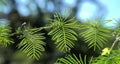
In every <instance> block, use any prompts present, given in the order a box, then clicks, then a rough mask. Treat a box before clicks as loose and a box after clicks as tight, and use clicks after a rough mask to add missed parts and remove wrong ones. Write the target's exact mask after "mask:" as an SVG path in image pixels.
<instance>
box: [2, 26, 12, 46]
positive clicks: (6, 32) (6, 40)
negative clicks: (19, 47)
mask: <svg viewBox="0 0 120 64" xmlns="http://www.w3.org/2000/svg"><path fill="white" fill-rule="evenodd" d="M10 33H11V28H10V27H9V26H0V45H2V46H4V47H7V46H8V45H10V44H11V43H13V41H12V39H11V38H10V36H11V35H10Z"/></svg>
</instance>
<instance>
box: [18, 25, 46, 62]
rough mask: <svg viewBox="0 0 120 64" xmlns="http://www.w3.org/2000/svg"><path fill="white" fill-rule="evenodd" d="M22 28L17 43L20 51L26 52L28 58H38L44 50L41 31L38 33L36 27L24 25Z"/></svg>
mask: <svg viewBox="0 0 120 64" xmlns="http://www.w3.org/2000/svg"><path fill="white" fill-rule="evenodd" d="M23 29H24V30H22V32H21V33H22V35H21V36H20V38H21V39H22V40H21V42H20V43H19V44H18V45H17V46H18V48H19V49H20V51H21V52H23V53H26V54H27V56H28V57H29V58H32V59H37V60H38V59H39V58H40V56H41V55H42V52H43V51H45V48H44V47H43V46H45V42H43V39H45V37H44V36H43V33H38V31H40V30H38V29H37V28H34V29H31V28H30V27H25V28H23Z"/></svg>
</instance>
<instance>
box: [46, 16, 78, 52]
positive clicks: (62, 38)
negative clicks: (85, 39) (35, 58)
mask: <svg viewBox="0 0 120 64" xmlns="http://www.w3.org/2000/svg"><path fill="white" fill-rule="evenodd" d="M55 16H56V19H53V22H52V23H51V24H50V26H51V31H50V32H49V33H48V35H52V40H54V41H55V44H56V45H57V46H56V47H57V49H58V50H59V51H61V52H63V51H65V52H67V51H69V50H70V48H73V47H74V42H73V41H76V40H77V37H76V36H77V33H76V32H75V31H74V30H73V28H78V25H77V21H76V20H75V18H74V17H73V18H72V19H69V20H67V18H68V17H67V18H63V17H61V16H60V14H56V15H55Z"/></svg>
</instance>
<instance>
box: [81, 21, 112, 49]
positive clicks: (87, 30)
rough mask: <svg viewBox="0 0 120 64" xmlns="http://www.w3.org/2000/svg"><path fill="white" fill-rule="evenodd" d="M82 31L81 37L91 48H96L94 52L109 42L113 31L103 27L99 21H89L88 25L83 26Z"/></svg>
mask: <svg viewBox="0 0 120 64" xmlns="http://www.w3.org/2000/svg"><path fill="white" fill-rule="evenodd" d="M80 31H81V32H80V36H81V37H83V39H84V41H85V42H86V43H88V46H89V48H91V47H94V50H96V48H98V49H101V48H102V47H103V46H104V45H105V44H106V43H108V42H109V41H108V38H109V37H110V36H111V35H110V34H111V31H110V30H109V29H108V28H106V27H104V26H102V25H101V23H100V22H99V20H96V21H88V22H87V23H86V24H82V25H81V26H80Z"/></svg>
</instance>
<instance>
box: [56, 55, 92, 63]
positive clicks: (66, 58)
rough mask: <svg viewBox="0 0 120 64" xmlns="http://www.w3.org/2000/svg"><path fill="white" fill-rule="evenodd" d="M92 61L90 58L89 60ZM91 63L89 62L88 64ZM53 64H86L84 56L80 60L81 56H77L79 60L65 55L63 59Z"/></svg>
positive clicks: (73, 56)
mask: <svg viewBox="0 0 120 64" xmlns="http://www.w3.org/2000/svg"><path fill="white" fill-rule="evenodd" d="M91 59H92V58H91ZM90 63H91V62H89V64H90ZM55 64H87V61H86V56H84V59H82V58H81V55H79V58H78V57H76V56H75V54H73V55H67V56H66V57H65V58H59V59H58V60H57V61H56V62H55Z"/></svg>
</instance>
